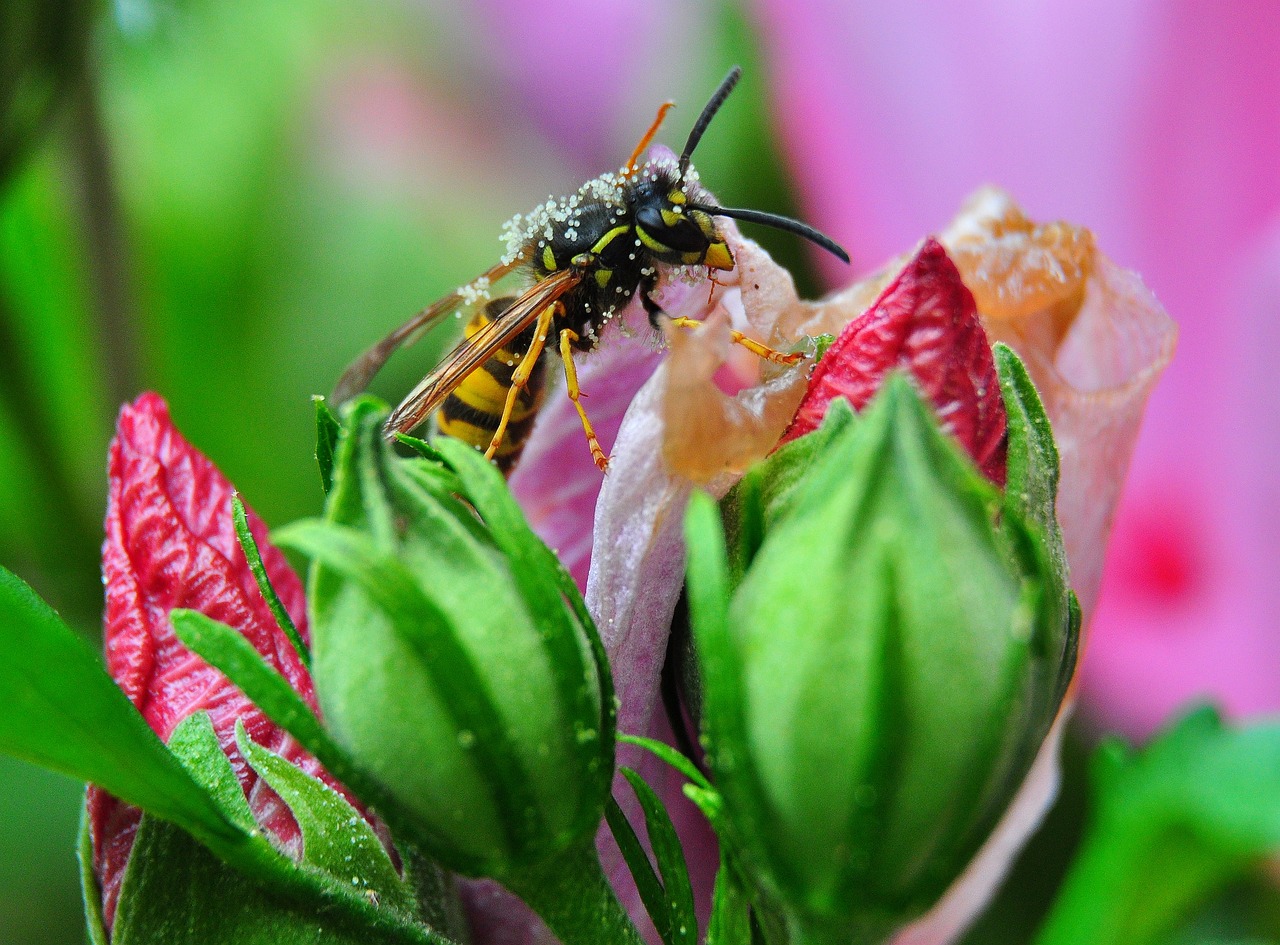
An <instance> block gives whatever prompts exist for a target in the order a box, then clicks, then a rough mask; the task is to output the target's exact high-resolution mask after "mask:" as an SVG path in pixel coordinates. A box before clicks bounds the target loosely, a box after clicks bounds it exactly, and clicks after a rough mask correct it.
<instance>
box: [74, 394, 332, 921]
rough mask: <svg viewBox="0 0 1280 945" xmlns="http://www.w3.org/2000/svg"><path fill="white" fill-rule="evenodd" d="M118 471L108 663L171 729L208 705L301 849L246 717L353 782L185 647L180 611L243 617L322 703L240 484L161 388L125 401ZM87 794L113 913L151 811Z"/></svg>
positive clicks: (267, 812) (284, 584) (264, 805)
mask: <svg viewBox="0 0 1280 945" xmlns="http://www.w3.org/2000/svg"><path fill="white" fill-rule="evenodd" d="M108 473H109V495H108V503H107V518H106V532H107V536H106V541H105V542H104V544H103V548H102V569H103V580H104V583H105V584H106V615H105V618H104V639H105V644H106V651H107V669H108V671H109V672H110V673H111V676H112V678H113V679H115V680H116V682H117V683H118V684H119V686H120V688H121V689H123V690H124V692H125V694H126V695H127V696H128V697H129V699H130V700H131V701H132V702H133V704H134V705H135V706H137V707H138V710H139V711H140V712H142V714H143V717H144V718H145V719H146V720H147V722H148V723H149V724H150V725H151V727H152V728H153V729H155V731H156V733H157V734H158V735H159V736H160V737H161V738H162V739H164V740H166V741H167V740H168V738H169V736H170V735H171V734H172V733H173V730H174V729H175V728H176V727H177V725H178V724H179V723H180V722H181V721H182V720H183V719H185V718H187V717H188V716H190V715H192V714H194V713H196V712H201V711H207V712H208V713H209V716H210V718H211V720H212V721H213V726H214V730H215V732H216V733H217V735H218V740H219V742H220V743H221V745H222V748H223V750H224V751H225V752H226V753H227V756H228V757H229V758H230V760H231V764H232V767H233V768H234V769H235V771H236V775H237V777H238V778H239V779H240V784H241V786H242V787H243V788H244V791H245V794H246V796H247V797H248V799H249V806H250V808H251V809H252V810H253V813H254V816H255V818H256V819H257V821H258V823H259V824H260V825H261V826H262V827H263V828H264V829H265V830H266V831H267V832H268V833H269V834H270V836H271V837H272V838H273V839H274V840H275V842H276V843H277V844H278V845H279V846H280V847H281V848H282V849H283V850H285V851H286V852H288V853H290V854H291V855H293V856H295V857H296V856H298V855H299V854H300V852H301V842H302V837H301V834H300V832H299V830H298V826H297V823H296V821H295V820H294V818H293V815H292V814H291V813H290V811H289V809H288V808H287V807H285V806H284V804H283V803H282V802H281V800H280V798H279V797H278V796H277V795H276V793H275V792H274V791H272V790H271V789H270V788H269V787H268V786H267V785H266V784H265V783H263V782H262V781H261V780H260V779H259V778H258V776H257V774H256V773H255V772H254V771H253V769H252V768H250V767H249V766H248V764H246V763H245V761H244V759H243V758H242V757H241V756H240V753H239V751H238V749H237V748H236V745H235V724H236V721H237V720H242V721H243V722H244V724H245V727H246V729H247V730H248V733H249V736H250V738H252V739H253V741H255V742H257V743H258V744H259V745H262V746H263V747H265V748H268V749H270V750H271V751H273V752H275V753H276V754H279V755H281V756H282V757H284V758H287V759H288V760H289V761H291V762H293V763H294V764H296V765H297V766H298V767H299V768H301V769H302V770H303V771H306V772H307V773H308V774H311V775H313V776H316V777H320V778H321V779H322V780H324V781H325V782H326V783H327V784H329V786H331V787H334V788H336V789H337V790H339V791H343V792H344V793H345V791H344V789H343V788H342V787H341V786H340V785H338V784H337V783H336V782H335V781H334V780H333V779H332V778H331V777H329V775H328V774H326V773H325V772H324V771H323V769H322V768H321V767H320V764H319V762H317V761H316V760H315V759H314V758H312V757H311V756H310V755H308V754H307V753H306V752H305V751H303V750H302V749H301V748H300V747H299V746H298V744H297V743H296V742H295V741H294V740H293V739H292V738H291V737H290V736H289V735H287V734H285V733H284V732H282V731H281V730H280V729H278V728H277V727H276V726H275V725H273V724H272V723H271V722H270V721H269V720H268V719H267V717H266V716H265V715H263V713H262V712H261V711H260V710H259V709H258V708H257V707H256V706H254V705H253V704H252V703H250V702H249V701H248V700H247V699H246V698H245V697H244V695H243V694H242V693H241V692H240V690H239V689H237V688H236V687H235V686H233V685H232V684H231V683H230V682H229V681H228V680H227V679H226V677H224V676H223V675H222V674H221V673H220V672H218V671H217V670H215V669H214V668H213V667H211V666H209V665H208V664H207V663H205V662H204V661H203V660H202V659H200V658H199V657H197V656H196V655H195V654H193V653H191V652H190V651H189V650H187V649H186V648H185V647H183V646H182V644H181V643H179V642H178V640H177V638H176V636H175V635H174V632H173V627H172V625H171V624H170V622H169V612H170V611H171V610H173V609H174V608H177V607H186V608H190V609H192V610H198V611H200V612H201V613H203V614H205V615H207V616H209V617H212V618H214V619H215V620H220V621H223V622H224V623H227V624H229V625H230V626H232V627H235V628H236V629H237V630H239V631H240V632H241V633H243V634H244V635H245V637H246V639H248V640H249V641H250V642H251V643H252V644H253V646H254V648H255V649H257V650H258V652H259V653H261V654H262V655H263V657H264V658H265V659H266V661H267V663H268V664H269V665H271V666H272V667H273V668H274V669H276V670H277V671H278V672H280V673H281V675H283V676H284V677H285V678H286V679H288V680H289V682H290V683H291V684H292V685H293V687H294V689H296V690H297V691H298V693H299V694H300V695H301V696H302V697H303V699H304V700H306V702H307V704H308V705H309V706H311V708H312V710H313V711H315V710H316V700H315V693H314V690H313V687H312V684H311V677H310V675H309V674H308V673H307V671H306V669H305V668H304V667H303V665H302V662H301V660H300V659H299V657H298V654H297V653H296V651H295V650H294V649H293V646H292V644H291V643H290V641H289V639H288V637H287V636H285V634H284V632H283V631H281V630H280V628H279V627H278V626H277V625H276V622H275V619H274V618H273V616H272V614H271V611H270V609H269V608H268V606H267V603H266V601H265V600H263V598H262V595H261V593H260V592H259V591H258V587H257V584H256V583H255V581H254V578H253V574H252V572H251V571H250V570H249V566H248V563H247V562H246V561H245V558H244V554H243V552H242V551H241V549H240V546H239V543H238V541H237V539H236V534H235V529H234V525H233V523H232V515H231V496H232V494H233V487H232V485H231V483H230V482H228V481H227V479H226V478H225V477H223V475H222V474H221V473H220V472H218V470H217V469H216V468H215V467H214V465H213V464H212V463H211V462H210V461H209V460H208V459H207V458H206V457H204V456H203V455H201V454H200V453H199V452H197V451H196V450H195V449H194V448H193V447H192V446H191V444H189V443H188V442H187V441H186V440H185V439H183V438H182V435H181V434H180V433H178V431H177V429H176V428H175V427H174V426H173V423H172V421H171V420H170V418H169V411H168V408H167V407H166V406H165V403H164V401H163V400H162V399H161V398H160V397H158V396H157V395H155V394H143V395H142V396H141V397H139V398H138V399H137V400H136V401H135V402H134V403H133V404H130V405H127V406H125V407H124V408H123V409H122V410H121V412H120V418H119V421H118V425H117V429H116V437H115V439H114V440H113V441H112V443H111V449H110V454H109V465H108ZM248 519H249V527H250V530H251V531H252V533H253V535H254V538H255V540H256V541H257V543H258V546H259V548H260V549H261V552H262V560H263V564H264V565H265V567H266V570H267V574H268V576H269V578H270V580H271V583H272V585H273V587H274V588H275V590H276V592H277V594H278V595H279V596H280V599H281V602H282V603H283V604H284V606H285V608H286V609H287V610H288V611H289V614H290V616H291V617H292V618H293V620H294V623H295V624H296V625H297V627H298V630H299V632H301V633H302V635H303V637H304V639H305V638H306V635H307V626H306V604H305V600H304V597H303V589H302V582H301V581H300V580H299V579H298V576H297V575H296V574H295V573H294V572H293V569H292V568H290V567H289V564H288V562H287V561H286V560H285V558H284V556H283V555H282V554H281V553H280V552H279V551H278V550H276V549H275V548H273V547H271V546H270V545H269V544H268V543H267V540H266V538H267V530H266V526H265V525H264V524H263V523H262V520H261V519H259V518H258V517H257V516H256V515H255V514H254V513H253V512H252V511H248ZM348 799H349V800H350V797H348ZM87 803H88V808H89V819H90V829H91V832H92V836H93V841H94V861H95V862H94V866H95V869H96V871H97V874H98V880H99V883H100V884H101V887H102V891H103V905H104V913H105V916H106V920H107V923H108V925H110V924H111V922H112V921H113V918H114V913H115V905H116V901H117V899H118V897H119V891H120V883H121V881H122V880H123V877H124V867H125V865H126V863H127V860H128V855H129V850H130V849H131V847H132V843H133V834H134V832H135V831H136V829H137V825H138V821H139V819H140V818H141V812H140V811H138V810H137V809H136V808H133V807H130V806H128V805H125V804H123V803H121V802H120V801H118V800H116V799H115V798H114V797H112V796H110V795H109V794H106V793H105V792H103V791H101V790H99V789H98V788H95V787H91V788H90V789H89V793H88V801H87Z"/></svg>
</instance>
